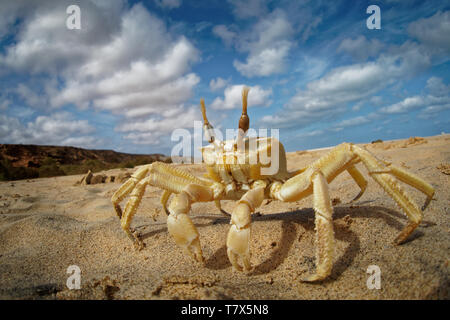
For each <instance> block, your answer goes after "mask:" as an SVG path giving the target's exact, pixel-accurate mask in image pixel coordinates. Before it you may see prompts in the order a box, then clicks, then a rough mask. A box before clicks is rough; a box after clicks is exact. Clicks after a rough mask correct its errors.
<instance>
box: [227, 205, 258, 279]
mask: <svg viewBox="0 0 450 320" xmlns="http://www.w3.org/2000/svg"><path fill="white" fill-rule="evenodd" d="M250 224H251V216H250V208H249V206H248V204H247V203H245V202H244V203H239V204H238V205H237V206H236V208H235V209H234V210H233V213H232V215H231V228H230V231H228V237H227V254H228V259H230V262H231V264H232V265H233V267H234V268H235V269H236V270H238V271H243V270H244V271H250V270H251V268H252V266H251V264H250V247H249V244H250ZM239 258H240V260H241V261H242V265H240V264H239V262H238V260H239Z"/></svg>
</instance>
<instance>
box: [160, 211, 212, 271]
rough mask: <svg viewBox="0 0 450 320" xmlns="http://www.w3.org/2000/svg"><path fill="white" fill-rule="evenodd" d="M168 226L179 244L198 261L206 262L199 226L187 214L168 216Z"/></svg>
mask: <svg viewBox="0 0 450 320" xmlns="http://www.w3.org/2000/svg"><path fill="white" fill-rule="evenodd" d="M167 228H168V230H169V233H170V234H171V235H172V237H173V239H174V240H175V243H176V244H177V245H179V246H180V247H181V248H183V249H184V250H186V251H187V252H188V253H189V255H191V256H192V258H194V259H195V260H197V261H198V262H201V263H203V262H204V259H203V254H202V248H201V246H200V239H199V234H198V231H197V228H195V226H194V224H193V223H192V221H191V219H190V218H189V217H188V216H187V215H186V214H183V213H178V214H176V213H171V214H170V215H169V216H168V217H167Z"/></svg>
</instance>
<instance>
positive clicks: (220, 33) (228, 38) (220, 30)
mask: <svg viewBox="0 0 450 320" xmlns="http://www.w3.org/2000/svg"><path fill="white" fill-rule="evenodd" d="M213 34H214V35H216V36H217V37H219V38H220V39H222V41H223V42H224V43H225V45H227V46H230V45H231V44H232V43H233V42H234V41H235V39H236V37H237V33H236V32H234V31H232V30H230V29H229V28H228V27H227V26H225V25H223V24H219V25H217V26H214V28H213Z"/></svg>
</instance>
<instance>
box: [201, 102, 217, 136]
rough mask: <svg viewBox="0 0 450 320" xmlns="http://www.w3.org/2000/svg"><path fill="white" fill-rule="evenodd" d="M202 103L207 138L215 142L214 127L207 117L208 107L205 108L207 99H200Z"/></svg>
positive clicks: (204, 129)
mask: <svg viewBox="0 0 450 320" xmlns="http://www.w3.org/2000/svg"><path fill="white" fill-rule="evenodd" d="M200 105H201V108H202V115H203V131H204V132H205V139H206V140H208V142H209V143H213V142H214V140H215V137H214V128H213V126H212V125H211V124H210V123H209V121H208V118H207V117H206V108H205V100H204V99H203V98H202V99H200Z"/></svg>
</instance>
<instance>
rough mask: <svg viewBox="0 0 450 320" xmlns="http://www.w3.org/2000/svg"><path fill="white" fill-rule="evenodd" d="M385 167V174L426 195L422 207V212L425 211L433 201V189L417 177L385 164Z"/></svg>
mask: <svg viewBox="0 0 450 320" xmlns="http://www.w3.org/2000/svg"><path fill="white" fill-rule="evenodd" d="M386 166H387V167H388V171H387V173H391V174H392V175H394V176H395V177H396V178H397V179H398V180H400V181H403V182H404V183H406V184H409V185H410V186H412V187H414V188H416V189H418V190H420V191H421V192H423V193H424V194H426V195H427V199H426V200H425V203H424V204H423V206H422V211H423V210H425V209H426V208H427V207H428V205H429V204H430V202H431V200H432V199H433V195H434V188H433V187H432V186H431V185H430V184H429V183H427V182H426V181H424V180H422V179H421V178H419V177H418V176H416V175H415V174H413V173H411V172H407V171H405V170H403V169H401V168H399V167H396V166H394V165H392V164H390V163H387V164H386Z"/></svg>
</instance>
